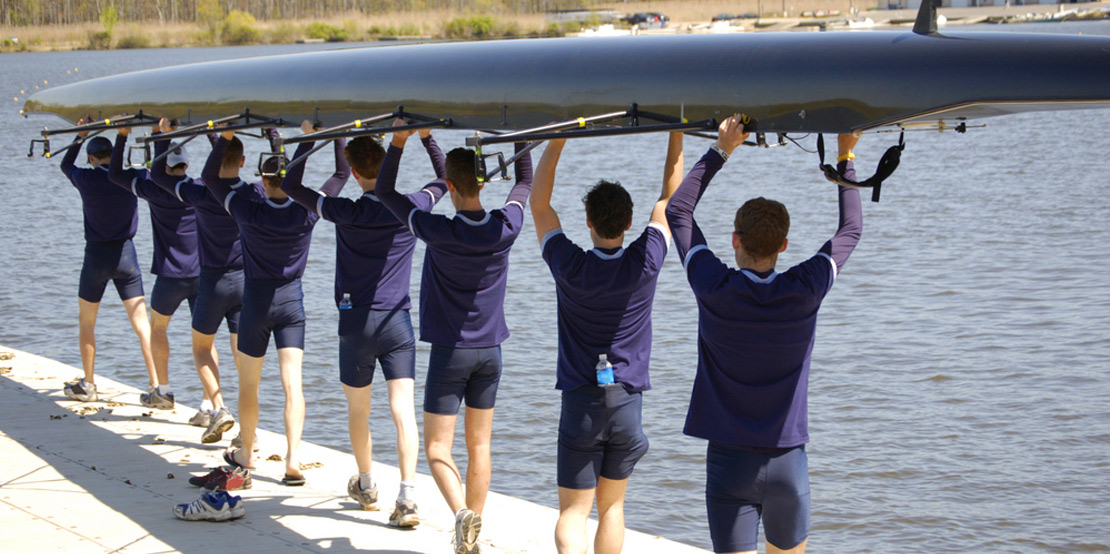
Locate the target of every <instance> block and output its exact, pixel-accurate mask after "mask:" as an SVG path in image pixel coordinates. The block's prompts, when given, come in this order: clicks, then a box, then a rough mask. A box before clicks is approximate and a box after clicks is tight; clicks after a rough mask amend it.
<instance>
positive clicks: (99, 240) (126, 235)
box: [61, 119, 158, 402]
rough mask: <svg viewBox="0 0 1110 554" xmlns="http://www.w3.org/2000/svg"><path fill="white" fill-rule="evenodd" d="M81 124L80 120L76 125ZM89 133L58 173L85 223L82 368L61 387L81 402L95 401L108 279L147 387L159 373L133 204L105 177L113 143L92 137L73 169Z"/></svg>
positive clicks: (131, 198)
mask: <svg viewBox="0 0 1110 554" xmlns="http://www.w3.org/2000/svg"><path fill="white" fill-rule="evenodd" d="M84 123H86V120H85V119H81V120H80V121H78V125H82V124H84ZM87 136H88V131H82V132H79V133H77V137H76V138H75V139H74V142H76V143H78V145H77V146H73V147H72V148H70V149H69V150H67V151H66V154H65V156H64V157H63V158H62V163H61V168H62V174H63V175H65V176H66V178H68V179H69V181H70V182H71V183H73V186H74V187H75V188H76V189H77V192H79V193H81V208H82V212H83V214H84V220H85V260H84V263H83V265H82V266H81V281H80V286H79V287H78V291H77V305H78V316H77V317H78V328H79V339H78V342H79V344H80V348H81V365H82V367H83V369H84V373H85V375H84V377H82V378H81V379H78V380H77V381H75V382H72V383H66V385H65V387H64V389H63V390H64V392H65V395H66V396H67V397H69V398H72V399H74V400H78V401H81V402H96V401H97V399H98V398H99V396H98V395H97V391H96V382H95V368H96V333H95V330H96V315H97V312H98V311H99V310H100V300H101V299H102V298H103V297H104V289H105V288H107V286H108V281H112V282H113V284H115V286H116V291H117V292H118V293H119V297H120V300H122V301H123V307H124V309H126V310H127V318H128V319H129V320H130V321H131V328H132V329H133V330H134V331H135V335H136V336H137V337H138V338H139V348H140V349H141V350H142V353H143V361H144V362H145V363H146V370H147V375H148V377H149V382H148V386H156V385H157V384H158V373H157V371H156V370H155V367H154V357H153V356H152V355H151V351H150V320H149V319H148V318H147V314H146V298H145V297H144V296H143V274H142V270H140V269H139V262H138V257H137V256H136V254H135V245H134V243H133V242H132V241H131V239H132V238H134V237H135V231H136V230H137V229H138V226H139V214H138V210H137V208H138V202H137V201H136V199H135V196H134V195H133V194H131V193H130V192H129V191H125V190H122V189H120V188H119V187H117V186H116V185H114V184H113V183H112V181H111V180H110V179H109V178H108V163H109V161H110V160H111V157H112V142H111V141H109V140H108V139H106V138H104V137H93V138H92V139H90V140H89V141H88V144H87V145H86V146H85V151H86V153H87V154H88V161H89V165H90V166H92V167H89V168H84V167H77V166H76V165H75V164H74V162H76V161H77V155H78V153H79V152H80V151H81V148H80V143H81V142H84V140H85V137H87Z"/></svg>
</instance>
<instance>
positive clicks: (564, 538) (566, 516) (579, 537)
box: [555, 487, 595, 554]
mask: <svg viewBox="0 0 1110 554" xmlns="http://www.w3.org/2000/svg"><path fill="white" fill-rule="evenodd" d="M594 491H595V489H568V488H565V487H559V522H558V523H556V524H555V549H556V550H558V552H559V554H586V544H587V542H588V540H587V536H586V520H587V519H588V518H589V517H590V510H592V509H593V507H594Z"/></svg>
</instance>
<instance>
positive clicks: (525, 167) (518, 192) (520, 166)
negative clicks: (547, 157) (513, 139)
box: [505, 142, 532, 210]
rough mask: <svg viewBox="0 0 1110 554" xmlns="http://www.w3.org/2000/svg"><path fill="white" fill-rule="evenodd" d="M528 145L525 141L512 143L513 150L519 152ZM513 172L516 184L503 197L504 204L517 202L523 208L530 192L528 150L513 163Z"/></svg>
mask: <svg viewBox="0 0 1110 554" xmlns="http://www.w3.org/2000/svg"><path fill="white" fill-rule="evenodd" d="M526 146H528V144H527V143H524V142H517V143H513V151H514V152H515V153H520V151H521V150H524V148H525V147H526ZM513 173H515V174H516V184H515V185H513V188H512V190H510V191H509V197H508V198H506V199H505V204H506V205H507V204H509V203H511V202H517V203H519V204H520V208H521V209H522V210H523V209H524V206H526V205H527V204H528V194H529V193H531V192H532V153H531V152H529V153H527V154H525V155H523V156H521V157H520V158H519V159H517V161H516V163H514V164H513Z"/></svg>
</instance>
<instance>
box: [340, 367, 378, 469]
mask: <svg viewBox="0 0 1110 554" xmlns="http://www.w3.org/2000/svg"><path fill="white" fill-rule="evenodd" d="M343 394H344V395H346V396H347V434H348V435H350V437H351V451H352V452H353V453H354V455H355V465H356V466H358V472H359V473H370V468H371V459H372V458H371V456H372V455H373V445H372V443H371V440H372V439H371V436H370V421H369V420H370V385H366V386H365V387H361V388H355V387H351V386H347V385H343Z"/></svg>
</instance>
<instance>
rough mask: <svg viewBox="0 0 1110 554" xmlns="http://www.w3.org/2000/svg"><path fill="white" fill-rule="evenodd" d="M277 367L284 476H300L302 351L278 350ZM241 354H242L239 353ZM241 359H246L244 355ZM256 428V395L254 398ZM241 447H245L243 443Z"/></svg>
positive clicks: (302, 400)
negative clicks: (281, 400) (282, 409)
mask: <svg viewBox="0 0 1110 554" xmlns="http://www.w3.org/2000/svg"><path fill="white" fill-rule="evenodd" d="M277 352H278V365H279V366H280V367H281V388H282V389H283V390H285V441H286V444H287V445H288V449H287V450H286V454H285V474H286V475H289V476H296V477H299V476H301V467H300V463H299V462H300V456H299V455H298V453H297V452H298V450H299V448H300V445H301V433H303V432H304V391H303V390H302V387H301V365H302V363H303V362H304V350H302V349H300V348H278V351H277ZM240 354H242V353H240ZM243 357H246V356H245V355H244V356H243ZM255 399H256V400H255V407H256V412H255V413H256V417H255V425H256V426H257V421H258V420H257V406H258V403H257V402H258V401H257V394H256V396H255ZM243 446H244V447H246V442H245V441H244V443H243Z"/></svg>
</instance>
